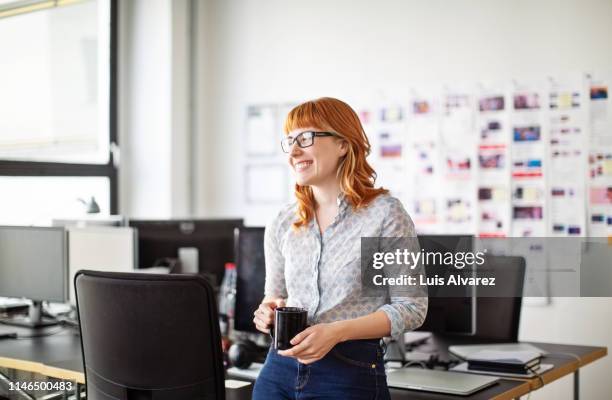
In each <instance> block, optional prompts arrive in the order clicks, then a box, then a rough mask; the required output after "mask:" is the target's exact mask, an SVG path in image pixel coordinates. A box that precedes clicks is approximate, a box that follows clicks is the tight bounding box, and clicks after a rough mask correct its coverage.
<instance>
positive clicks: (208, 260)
mask: <svg viewBox="0 0 612 400" xmlns="http://www.w3.org/2000/svg"><path fill="white" fill-rule="evenodd" d="M129 226H131V227H133V228H136V229H138V259H139V268H148V267H151V266H153V265H154V264H156V263H157V262H158V261H159V260H162V259H164V258H175V259H178V255H179V249H181V248H195V249H197V254H198V255H197V258H198V271H199V274H200V275H203V276H204V277H206V278H207V279H208V280H209V282H210V283H211V284H212V285H213V286H214V287H218V286H219V285H220V284H221V282H222V281H223V274H224V272H225V263H227V262H233V261H234V228H239V227H242V226H243V223H242V220H241V219H184V220H130V221H129Z"/></svg>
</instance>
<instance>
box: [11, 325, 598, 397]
mask: <svg viewBox="0 0 612 400" xmlns="http://www.w3.org/2000/svg"><path fill="white" fill-rule="evenodd" d="M5 332H17V333H18V334H21V335H27V334H29V333H30V331H29V330H28V329H25V328H18V327H11V326H6V325H2V324H0V333H5ZM45 332H46V333H53V332H55V334H53V335H51V336H42V337H35V338H29V339H25V338H24V339H0V367H4V368H12V369H18V370H24V371H30V372H36V373H39V374H41V375H46V376H50V377H54V378H59V379H66V380H71V381H76V382H78V383H84V382H85V377H84V374H83V363H82V359H81V343H80V338H79V336H78V335H76V334H75V333H74V331H73V330H72V329H68V328H66V329H62V328H58V327H50V328H46V330H44V331H42V333H45ZM532 344H533V345H535V346H537V347H540V348H542V349H543V350H546V351H548V352H549V353H551V354H550V355H548V356H546V357H545V358H544V359H543V361H542V362H544V363H548V364H553V365H554V366H555V367H554V368H553V369H552V370H550V371H548V372H546V373H544V374H543V375H542V379H543V380H544V383H545V384H548V383H550V382H553V381H555V380H557V379H559V378H561V377H563V376H566V375H568V374H571V373H573V372H574V371H576V370H577V369H578V368H580V367H582V366H584V365H587V364H589V363H591V362H593V361H595V360H597V359H599V358H602V357H604V356H605V355H606V354H607V348H605V347H593V346H574V345H563V344H551V343H532ZM567 353H569V354H575V355H576V356H578V357H579V359H580V362H578V360H576V359H575V358H574V357H572V356H570V355H569V354H567ZM541 385H542V384H541V381H540V379H539V378H533V379H509V378H505V379H501V380H500V381H499V383H498V384H496V385H494V386H492V387H490V388H487V389H485V390H482V391H480V392H477V393H475V394H474V395H472V396H466V397H462V399H465V400H480V399H495V400H505V399H513V398H517V397H519V396H522V395H524V394H527V393H529V392H530V391H531V390H534V389H537V388H539V387H540V386H541ZM390 391H391V395H392V398H393V399H398V400H400V399H416V400H419V399H423V400H442V399H448V398H449V396H448V395H443V394H437V393H427V392H422V391H412V390H403V389H391V390H390ZM453 397H455V396H453Z"/></svg>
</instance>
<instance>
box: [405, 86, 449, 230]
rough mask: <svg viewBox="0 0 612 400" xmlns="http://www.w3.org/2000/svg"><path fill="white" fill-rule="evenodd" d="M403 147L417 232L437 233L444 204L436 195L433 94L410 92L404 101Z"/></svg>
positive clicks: (436, 108) (436, 141) (436, 142)
mask: <svg viewBox="0 0 612 400" xmlns="http://www.w3.org/2000/svg"><path fill="white" fill-rule="evenodd" d="M408 104H409V105H408V109H409V110H410V113H409V120H408V124H407V142H406V143H407V148H408V151H407V152H406V154H405V157H404V160H405V163H406V170H407V171H408V174H409V176H410V181H409V182H410V184H409V185H410V187H411V188H412V190H411V191H410V193H408V196H407V198H408V202H409V204H410V210H409V211H410V212H411V213H412V215H413V216H414V223H415V226H416V228H417V231H418V232H420V233H430V234H433V233H439V232H441V231H442V229H443V227H444V210H445V207H446V206H445V205H444V201H443V199H442V197H441V196H440V193H442V190H441V186H440V185H441V175H442V174H441V168H440V121H439V97H438V95H437V93H436V92H435V91H432V90H424V91H423V90H421V91H420V92H419V93H417V92H416V91H413V96H412V97H411V99H410V100H409V102H408Z"/></svg>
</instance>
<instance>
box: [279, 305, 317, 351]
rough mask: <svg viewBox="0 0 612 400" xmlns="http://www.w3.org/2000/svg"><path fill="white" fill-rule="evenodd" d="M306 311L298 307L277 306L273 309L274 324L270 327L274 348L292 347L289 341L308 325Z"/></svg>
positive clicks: (284, 348) (285, 348)
mask: <svg viewBox="0 0 612 400" xmlns="http://www.w3.org/2000/svg"><path fill="white" fill-rule="evenodd" d="M307 319H308V311H306V310H305V309H303V308H300V307H277V308H276V309H275V310H274V326H273V327H271V328H270V336H272V339H273V343H272V344H273V346H274V349H275V350H287V349H290V348H291V347H293V345H292V344H291V343H289V341H290V340H291V339H293V338H294V337H295V335H297V334H298V333H300V332H302V331H303V330H304V329H306V328H307V327H308V324H307Z"/></svg>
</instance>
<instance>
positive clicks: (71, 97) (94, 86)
mask: <svg viewBox="0 0 612 400" xmlns="http://www.w3.org/2000/svg"><path fill="white" fill-rule="evenodd" d="M64 3H65V5H64ZM44 7H49V8H44ZM33 10H34V11H33ZM116 26H117V4H116V0H81V1H75V0H71V1H69V2H68V1H64V2H62V1H56V2H49V1H28V2H23V1H2V2H0V48H1V49H2V52H0V88H2V90H0V109H2V118H0V194H1V196H3V197H4V199H3V200H2V201H1V203H0V204H2V206H1V208H0V210H1V211H0V223H2V222H3V221H11V222H12V223H24V224H36V223H37V222H36V221H34V222H33V221H32V219H31V218H27V217H23V216H26V215H28V213H32V212H34V211H33V210H32V209H31V208H30V207H35V203H32V204H30V200H28V199H27V196H33V195H35V196H37V197H39V201H38V204H43V203H45V204H51V203H53V205H54V206H53V207H42V209H41V211H42V210H46V212H48V213H50V214H49V215H41V217H40V218H41V219H43V220H47V219H48V218H51V217H53V216H54V215H52V214H55V213H57V212H60V213H61V214H62V216H66V215H72V216H74V214H75V213H76V212H77V211H82V206H81V205H80V204H79V203H78V202H77V201H76V198H74V199H72V198H70V197H66V196H68V195H70V196H73V197H74V196H79V197H87V198H89V197H91V196H95V197H96V200H97V202H98V203H99V204H100V205H101V210H102V213H105V214H108V213H117V200H116V199H117V168H116V166H115V163H114V161H113V157H112V154H113V151H111V150H114V149H116V148H117V146H116V144H117V132H116V110H115V107H116V101H115V96H116V67H115V65H116V47H117V46H116V39H117V34H116V33H117V29H116ZM9 177H10V178H9ZM94 182H96V183H95V184H94ZM79 185H82V186H81V187H82V190H81V189H79ZM87 190H88V191H89V192H87ZM60 191H62V192H63V193H59V192H60ZM19 199H22V200H23V201H19ZM59 199H63V200H62V201H63V202H64V203H65V206H66V208H63V207H61V205H62V204H56V203H57V202H59V201H60V200H59ZM58 209H61V211H57V210H58ZM17 216H22V217H19V218H18V217H17Z"/></svg>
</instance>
